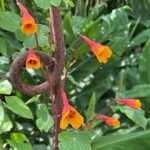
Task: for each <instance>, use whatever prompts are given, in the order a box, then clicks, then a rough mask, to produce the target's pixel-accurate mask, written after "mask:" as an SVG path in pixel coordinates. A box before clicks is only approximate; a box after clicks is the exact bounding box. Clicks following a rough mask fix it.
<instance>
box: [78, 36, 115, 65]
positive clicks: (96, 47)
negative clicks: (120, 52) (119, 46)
mask: <svg viewBox="0 0 150 150" xmlns="http://www.w3.org/2000/svg"><path fill="white" fill-rule="evenodd" d="M80 37H81V38H82V39H83V40H84V41H85V42H86V43H87V44H88V45H89V46H90V47H91V50H92V52H93V54H94V55H95V56H96V57H97V59H98V60H99V62H100V63H107V59H108V58H110V57H111V55H112V51H111V49H110V48H109V47H108V46H104V45H101V44H100V43H96V42H94V41H92V40H90V39H89V38H87V37H86V36H85V35H80Z"/></svg>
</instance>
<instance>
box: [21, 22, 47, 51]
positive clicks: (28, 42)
mask: <svg viewBox="0 0 150 150" xmlns="http://www.w3.org/2000/svg"><path fill="white" fill-rule="evenodd" d="M48 34H49V28H48V27H47V26H46V25H43V24H39V25H38V33H37V37H38V44H39V46H40V47H45V46H49V42H48ZM23 46H24V47H26V48H31V47H32V48H35V47H36V40H35V36H34V35H31V36H27V37H26V38H25V39H24V42H23Z"/></svg>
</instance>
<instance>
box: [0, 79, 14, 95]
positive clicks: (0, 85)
mask: <svg viewBox="0 0 150 150" xmlns="http://www.w3.org/2000/svg"><path fill="white" fill-rule="evenodd" d="M11 92H12V85H11V84H10V82H9V81H8V80H3V81H0V94H7V95H9V94H11Z"/></svg>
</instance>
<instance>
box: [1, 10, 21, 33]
mask: <svg viewBox="0 0 150 150" xmlns="http://www.w3.org/2000/svg"><path fill="white" fill-rule="evenodd" d="M0 28H2V29H4V30H7V31H10V32H15V31H16V30H17V29H19V28H20V17H19V16H18V15H17V14H15V13H12V12H0Z"/></svg>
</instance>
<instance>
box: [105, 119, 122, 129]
mask: <svg viewBox="0 0 150 150" xmlns="http://www.w3.org/2000/svg"><path fill="white" fill-rule="evenodd" d="M106 124H107V125H109V126H112V127H114V128H119V127H120V121H119V120H118V119H116V118H109V119H107V120H106Z"/></svg>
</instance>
